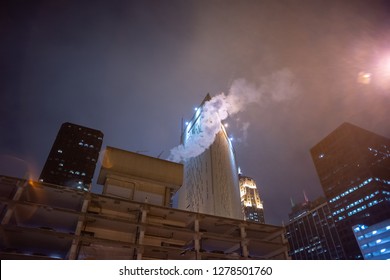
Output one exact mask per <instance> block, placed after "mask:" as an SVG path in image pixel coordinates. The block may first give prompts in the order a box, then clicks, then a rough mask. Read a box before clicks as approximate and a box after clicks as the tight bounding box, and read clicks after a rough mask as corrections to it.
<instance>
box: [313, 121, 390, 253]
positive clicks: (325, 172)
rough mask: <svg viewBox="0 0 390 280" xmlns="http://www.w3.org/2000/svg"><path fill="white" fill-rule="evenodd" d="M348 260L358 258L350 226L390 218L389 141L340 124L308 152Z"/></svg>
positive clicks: (358, 128)
mask: <svg viewBox="0 0 390 280" xmlns="http://www.w3.org/2000/svg"><path fill="white" fill-rule="evenodd" d="M311 156H312V159H313V162H314V165H315V167H316V170H317V173H318V176H319V179H320V182H321V185H322V188H323V191H324V193H325V196H326V198H327V200H328V203H329V207H330V209H331V211H332V216H333V218H334V220H335V223H336V227H337V230H338V233H339V235H340V239H341V242H342V244H343V248H344V251H345V254H346V258H348V259H362V255H361V252H360V249H359V246H358V244H357V242H356V239H355V236H354V233H353V230H352V227H353V226H355V225H357V224H364V225H366V226H370V225H373V224H376V223H379V222H381V221H384V220H386V219H388V218H389V217H390V139H389V138H386V137H383V136H380V135H377V134H375V133H373V132H370V131H367V130H365V129H362V128H360V127H357V126H355V125H352V124H349V123H344V124H342V125H341V126H339V127H338V128H337V129H336V130H334V131H333V132H332V133H330V134H329V135H328V136H327V137H325V138H324V139H323V140H321V141H320V142H319V143H318V144H317V145H315V146H314V147H313V148H312V149H311Z"/></svg>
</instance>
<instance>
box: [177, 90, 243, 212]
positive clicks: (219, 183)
mask: <svg viewBox="0 0 390 280" xmlns="http://www.w3.org/2000/svg"><path fill="white" fill-rule="evenodd" d="M210 99H211V97H210V96H209V95H207V96H206V98H205V99H204V101H203V102H202V104H201V106H200V107H199V108H197V110H196V113H195V115H194V116H193V118H192V119H191V121H189V122H188V123H187V125H186V127H185V129H184V130H183V134H182V137H181V142H182V144H183V146H184V147H185V148H188V145H189V143H190V139H191V137H196V136H197V135H199V134H200V133H201V132H202V131H201V129H202V125H201V122H202V121H203V119H202V117H203V116H202V114H203V112H202V110H203V108H204V105H205V103H206V102H208V101H209V100H210ZM218 125H220V130H219V132H218V133H217V134H216V135H215V139H214V141H213V143H212V144H211V146H209V147H208V148H207V149H206V150H205V151H204V152H202V153H201V154H200V155H198V156H194V157H190V158H187V159H186V160H185V161H184V162H183V164H184V182H183V186H182V187H181V188H180V189H179V191H178V192H177V200H178V208H180V209H183V210H188V211H194V212H199V213H206V214H210V215H216V216H223V217H229V218H235V219H242V218H243V214H242V211H241V199H240V189H239V185H238V170H237V165H236V160H235V154H234V149H233V146H232V143H231V141H230V139H229V137H228V135H227V133H226V130H225V127H224V126H223V125H222V123H220V124H218ZM186 145H187V146H186Z"/></svg>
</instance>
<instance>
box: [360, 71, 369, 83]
mask: <svg viewBox="0 0 390 280" xmlns="http://www.w3.org/2000/svg"><path fill="white" fill-rule="evenodd" d="M357 82H358V83H359V84H363V85H368V84H369V83H370V82H371V73H368V72H364V71H361V72H359V74H358V78H357Z"/></svg>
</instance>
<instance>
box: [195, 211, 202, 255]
mask: <svg viewBox="0 0 390 280" xmlns="http://www.w3.org/2000/svg"><path fill="white" fill-rule="evenodd" d="M194 231H195V233H194V249H195V256H196V259H197V260H200V259H201V257H200V254H199V252H200V238H201V236H200V232H199V218H198V216H196V218H195V221H194Z"/></svg>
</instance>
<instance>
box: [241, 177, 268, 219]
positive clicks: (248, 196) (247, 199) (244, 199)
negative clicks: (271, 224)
mask: <svg viewBox="0 0 390 280" xmlns="http://www.w3.org/2000/svg"><path fill="white" fill-rule="evenodd" d="M238 176H239V181H240V193H241V205H242V211H243V213H244V218H245V220H247V221H251V222H256V223H261V224H264V223H265V219H264V207H263V202H262V201H261V199H260V195H259V191H258V189H257V186H256V182H255V180H254V179H253V178H250V177H248V176H244V175H242V174H239V175H238Z"/></svg>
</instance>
